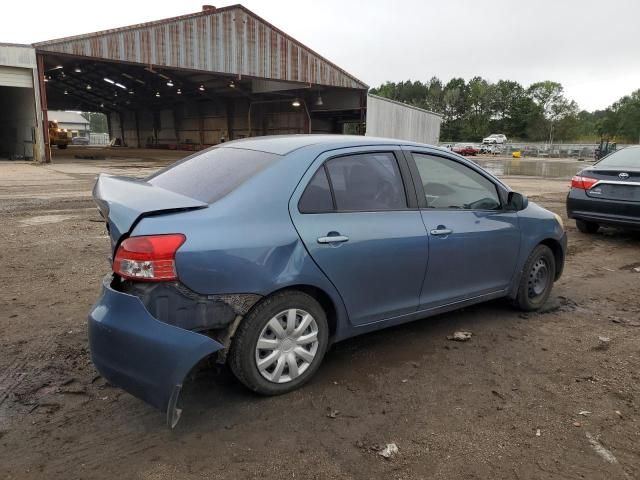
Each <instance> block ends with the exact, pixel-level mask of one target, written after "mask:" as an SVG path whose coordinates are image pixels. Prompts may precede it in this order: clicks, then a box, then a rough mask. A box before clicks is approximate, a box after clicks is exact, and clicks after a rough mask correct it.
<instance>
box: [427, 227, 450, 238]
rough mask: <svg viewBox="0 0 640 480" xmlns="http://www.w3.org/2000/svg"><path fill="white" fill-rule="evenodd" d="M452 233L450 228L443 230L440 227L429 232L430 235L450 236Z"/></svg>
mask: <svg viewBox="0 0 640 480" xmlns="http://www.w3.org/2000/svg"><path fill="white" fill-rule="evenodd" d="M452 233H453V230H451V229H450V228H444V227H443V226H442V225H440V226H438V228H435V229H433V230H431V235H436V236H438V235H440V236H442V235H450V234H452Z"/></svg>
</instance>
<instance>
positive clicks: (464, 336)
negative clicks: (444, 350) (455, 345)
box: [447, 331, 473, 342]
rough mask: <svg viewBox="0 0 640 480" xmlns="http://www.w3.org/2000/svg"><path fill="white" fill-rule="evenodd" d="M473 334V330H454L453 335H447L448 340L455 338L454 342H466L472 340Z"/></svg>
mask: <svg viewBox="0 0 640 480" xmlns="http://www.w3.org/2000/svg"><path fill="white" fill-rule="evenodd" d="M472 335H473V333H471V332H463V331H459V332H453V335H449V336H448V337H447V340H453V341H454V342H466V341H468V340H471V336H472Z"/></svg>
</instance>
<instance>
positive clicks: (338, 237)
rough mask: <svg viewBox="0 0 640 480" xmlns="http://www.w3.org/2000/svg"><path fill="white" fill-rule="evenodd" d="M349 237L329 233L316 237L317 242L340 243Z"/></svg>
mask: <svg viewBox="0 0 640 480" xmlns="http://www.w3.org/2000/svg"><path fill="white" fill-rule="evenodd" d="M348 241H349V237H345V236H344V235H329V236H327V237H318V243H342V242H348Z"/></svg>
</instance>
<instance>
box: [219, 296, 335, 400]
mask: <svg viewBox="0 0 640 480" xmlns="http://www.w3.org/2000/svg"><path fill="white" fill-rule="evenodd" d="M328 343H329V326H328V323H327V317H326V314H325V312H324V310H323V309H322V307H321V306H320V304H319V303H318V302H317V301H316V300H315V299H314V298H313V297H311V296H309V295H307V294H305V293H302V292H298V291H284V292H280V293H276V294H275V295H273V296H271V297H268V298H266V299H265V300H263V301H262V302H260V303H259V304H258V305H257V306H256V307H254V308H253V309H252V310H251V311H250V312H249V314H248V315H247V317H246V318H245V319H244V320H243V321H242V322H241V323H240V325H239V327H238V330H237V331H236V333H235V335H234V337H233V341H232V344H231V350H230V352H229V366H230V367H231V371H232V372H233V373H234V375H235V376H236V378H237V379H238V380H240V382H242V383H243V384H244V385H246V386H247V387H248V388H249V389H251V390H253V391H254V392H257V393H260V394H262V395H281V394H283V393H287V392H290V391H292V390H295V389H296V388H299V387H300V386H302V385H303V384H304V383H306V382H307V381H308V380H309V379H310V378H311V377H312V376H313V374H314V373H315V372H316V371H317V370H318V368H319V367H320V363H321V362H322V359H323V358H324V354H325V352H326V350H327V346H328Z"/></svg>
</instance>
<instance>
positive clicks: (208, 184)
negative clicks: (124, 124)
mask: <svg viewBox="0 0 640 480" xmlns="http://www.w3.org/2000/svg"><path fill="white" fill-rule="evenodd" d="M278 157H279V155H275V154H273V153H266V152H257V151H254V150H242V149H238V148H219V147H214V148H211V149H209V150H205V151H203V152H198V153H196V154H195V155H191V156H189V157H187V158H185V159H183V160H180V161H179V162H177V163H174V164H173V165H170V166H169V167H167V168H165V169H163V170H160V171H159V172H157V173H155V174H153V175H151V176H150V177H148V178H147V179H146V180H147V182H149V183H150V184H152V185H156V186H158V187H161V188H164V189H166V190H171V191H172V192H176V193H179V194H181V195H185V196H187V197H190V198H195V199H196V200H200V201H202V202H207V203H213V202H215V201H217V200H219V199H220V198H222V197H224V196H225V195H227V194H229V193H230V192H232V191H233V190H235V189H236V188H237V187H238V186H240V185H241V184H242V183H244V182H246V181H247V180H249V179H250V178H251V177H253V176H254V175H256V174H257V173H259V172H261V171H262V170H264V169H265V168H267V167H268V166H269V165H271V164H272V163H273V162H274V161H275V160H276V159H277V158H278Z"/></svg>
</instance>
